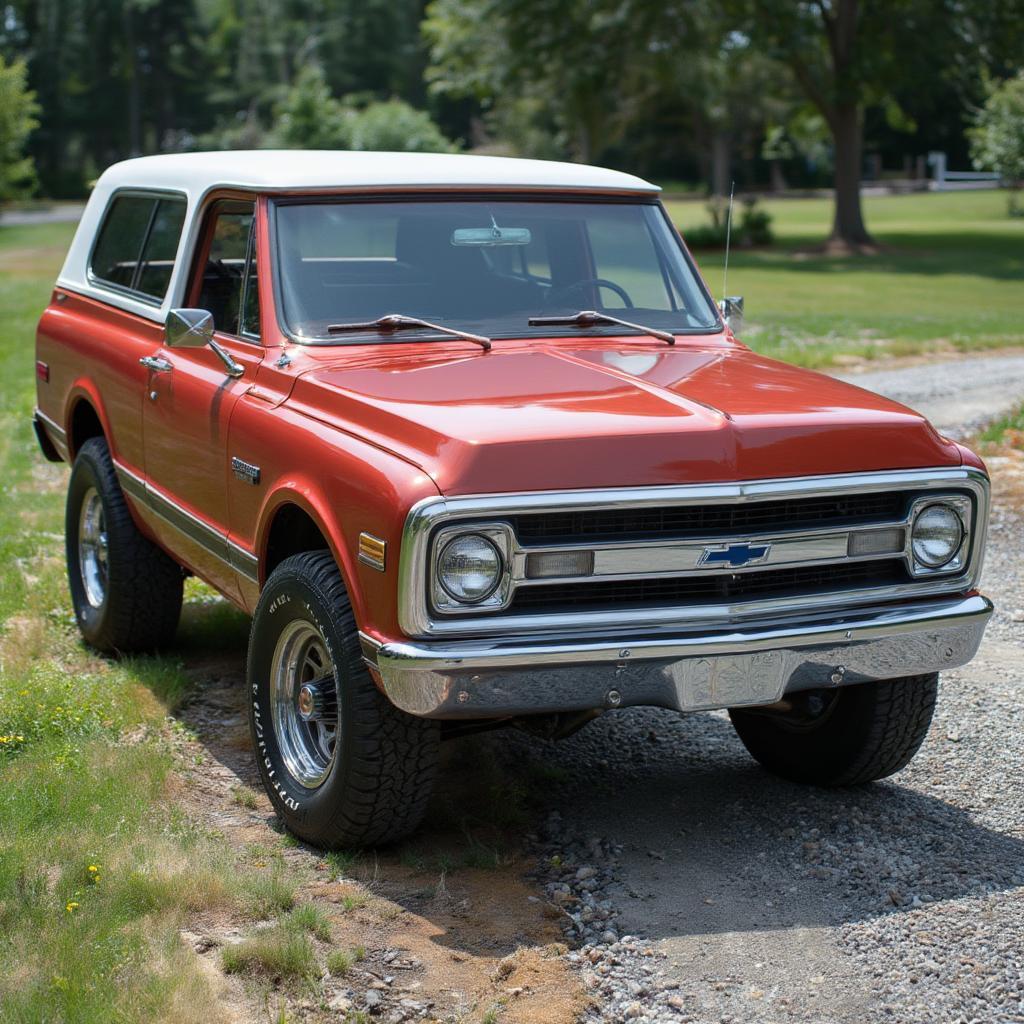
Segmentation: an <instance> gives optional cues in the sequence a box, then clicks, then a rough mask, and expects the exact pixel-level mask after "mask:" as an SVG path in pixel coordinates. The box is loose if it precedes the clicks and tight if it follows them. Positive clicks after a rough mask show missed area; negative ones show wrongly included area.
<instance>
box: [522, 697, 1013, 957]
mask: <svg viewBox="0 0 1024 1024" xmlns="http://www.w3.org/2000/svg"><path fill="white" fill-rule="evenodd" d="M506 742H508V741H506ZM528 742H531V743H533V744H535V743H536V741H528ZM943 742H945V739H944V737H943V736H942V735H941V731H940V730H938V729H936V728H934V727H933V730H932V735H931V737H930V738H929V740H928V741H927V742H926V748H925V749H924V750H922V752H921V754H920V755H919V761H916V762H913V763H912V764H911V766H910V767H909V768H908V769H906V770H905V771H904V772H903V773H900V774H899V775H897V776H896V777H895V779H894V780H889V781H884V782H879V783H875V784H873V785H869V786H863V787H857V788H851V789H836V790H829V789H819V788H816V787H808V786H802V785H798V784H795V783H790V782H787V781H785V780H782V779H778V778H775V777H774V776H772V775H770V774H769V773H767V772H766V771H764V770H763V769H761V768H760V767H759V766H758V765H756V764H755V763H754V762H753V761H752V760H751V758H750V757H749V755H748V754H747V753H746V751H745V750H744V748H743V746H742V744H741V743H740V741H739V739H738V737H737V736H736V734H735V732H734V731H733V729H732V726H731V724H730V723H729V721H728V718H727V716H725V715H724V714H721V713H711V714H707V713H706V714H696V715H685V716H683V715H677V714H674V713H671V712H664V711H660V710H655V709H633V710H631V711H627V712H623V713H619V714H616V715H606V716H604V717H603V718H602V719H600V720H598V721H597V722H595V723H594V724H593V725H591V726H589V727H588V729H587V730H584V731H583V732H581V733H579V734H577V736H575V737H572V738H570V739H569V740H566V741H563V742H562V743H561V744H559V745H558V746H552V747H550V748H549V759H548V762H547V763H548V764H549V766H550V767H551V768H552V769H558V770H559V771H560V772H561V774H562V777H563V780H564V781H562V782H561V783H560V785H559V786H558V787H557V793H556V794H553V796H554V797H555V799H552V800H551V801H550V806H553V807H557V809H559V810H560V812H561V814H562V816H563V821H564V825H562V826H560V827H561V828H563V829H564V830H565V835H564V839H565V841H566V842H568V841H569V840H570V839H571V838H572V835H573V833H575V835H576V836H577V837H578V838H580V839H583V840H586V839H587V838H588V837H590V836H599V837H602V838H607V839H609V840H611V841H612V842H613V843H615V844H617V845H619V846H621V848H622V851H621V854H620V855H619V861H620V865H621V870H620V872H619V874H620V878H621V888H620V890H619V891H620V895H621V896H622V897H623V899H622V900H621V901H620V902H621V904H622V905H623V906H624V907H625V908H626V910H625V911H624V913H623V919H622V921H621V925H622V928H624V929H626V930H627V931H628V930H637V931H640V932H642V933H643V934H644V935H646V936H647V937H649V938H659V937H667V936H680V935H686V934H690V935H700V934H714V933H722V932H732V931H752V930H753V931H773V930H778V929H784V928H794V927H814V926H826V925H836V924H841V923H847V922H855V921H860V920H865V919H868V918H871V917H875V916H877V915H879V914H883V913H893V912H900V911H907V910H913V909H916V908H917V907H920V906H922V905H924V904H927V903H935V902H942V901H948V900H956V899H961V898H964V897H971V896H982V895H985V894H990V893H995V892H1001V891H1006V890H1009V889H1013V888H1016V887H1018V886H1021V885H1024V840H1022V839H1021V838H1018V837H1016V836H1014V835H1010V834H1008V833H1006V832H1003V831H999V830H997V829H993V828H989V827H986V826H985V825H984V824H982V823H981V822H980V821H978V820H977V819H976V816H975V815H976V813H977V811H978V810H979V806H980V805H977V804H974V802H973V800H972V797H973V796H974V794H973V792H972V790H971V788H970V784H969V780H965V779H963V778H962V777H960V776H959V775H958V774H957V772H956V770H955V769H952V768H950V769H948V770H947V769H946V766H945V765H944V764H943V763H942V759H941V757H936V756H935V755H934V754H933V753H932V752H931V751H930V750H929V749H928V747H929V746H932V747H936V746H938V745H940V744H941V743H943ZM515 743H516V745H517V746H521V745H522V743H523V740H522V739H519V740H517V741H515ZM532 756H533V757H537V756H538V755H537V752H536V751H533V753H532ZM521 759H522V753H519V752H517V753H516V754H515V756H513V757H511V758H510V759H509V767H510V769H511V770H514V769H515V764H516V763H517V761H519V760H521ZM630 908H632V909H630Z"/></svg>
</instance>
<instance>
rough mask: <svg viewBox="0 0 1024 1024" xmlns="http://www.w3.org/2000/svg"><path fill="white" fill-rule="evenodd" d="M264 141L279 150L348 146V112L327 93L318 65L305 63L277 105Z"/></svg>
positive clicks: (346, 147) (324, 78)
mask: <svg viewBox="0 0 1024 1024" xmlns="http://www.w3.org/2000/svg"><path fill="white" fill-rule="evenodd" d="M276 113H277V121H276V123H275V125H274V128H273V130H272V132H271V133H270V135H269V137H268V139H267V141H268V143H269V144H270V145H274V146H280V147H281V148H282V149H348V148H349V143H350V139H351V131H350V126H349V124H348V116H347V115H348V112H347V111H346V110H345V108H344V107H343V106H342V104H341V103H340V102H339V101H338V100H337V99H335V97H334V96H333V95H332V94H331V90H330V87H329V86H328V84H327V78H326V77H325V75H324V72H323V69H322V68H321V67H320V65H319V64H307V65H306V66H305V67H304V68H303V69H302V70H301V71H300V72H299V75H298V78H296V80H295V84H294V85H293V86H292V88H291V89H290V90H289V92H288V94H287V96H286V97H285V98H284V100H283V101H282V102H281V104H280V105H279V106H278V108H277V112H276Z"/></svg>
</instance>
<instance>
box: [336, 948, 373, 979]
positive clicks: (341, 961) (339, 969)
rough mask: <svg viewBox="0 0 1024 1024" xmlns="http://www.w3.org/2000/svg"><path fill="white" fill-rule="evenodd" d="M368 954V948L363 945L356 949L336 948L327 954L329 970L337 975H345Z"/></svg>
mask: <svg viewBox="0 0 1024 1024" xmlns="http://www.w3.org/2000/svg"><path fill="white" fill-rule="evenodd" d="M365 956H366V950H365V949H364V948H363V947H362V946H356V947H355V948H354V949H349V950H344V949H335V950H332V951H331V952H330V953H328V954H327V970H328V971H329V972H330V973H331V974H332V975H333V976H334V977H335V978H341V977H344V976H345V975H346V974H347V973H348V972H349V971H350V970H351V969H352V966H353V965H354V964H357V963H358V962H359V961H360V960H362V959H363V957H365Z"/></svg>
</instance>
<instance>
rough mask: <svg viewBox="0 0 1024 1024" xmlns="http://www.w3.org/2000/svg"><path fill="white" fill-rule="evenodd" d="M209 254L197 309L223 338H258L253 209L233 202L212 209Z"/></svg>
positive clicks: (244, 204)
mask: <svg viewBox="0 0 1024 1024" xmlns="http://www.w3.org/2000/svg"><path fill="white" fill-rule="evenodd" d="M208 216H209V217H210V218H211V219H212V227H211V233H210V235H209V239H210V242H209V251H208V252H207V254H206V260H205V262H204V263H203V265H202V268H201V271H200V272H201V274H202V281H201V282H200V286H199V297H198V300H197V305H198V306H199V308H200V309H206V310H209V311H210V312H211V313H212V314H213V323H214V327H215V328H216V329H217V330H218V331H223V332H224V333H226V334H244V335H252V336H257V337H258V336H259V333H260V322H259V300H258V297H257V290H256V251H255V240H254V228H255V207H254V205H253V204H252V203H241V202H236V201H234V200H230V201H226V202H219V203H215V204H214V205H213V208H212V209H211V211H210V213H209V214H208Z"/></svg>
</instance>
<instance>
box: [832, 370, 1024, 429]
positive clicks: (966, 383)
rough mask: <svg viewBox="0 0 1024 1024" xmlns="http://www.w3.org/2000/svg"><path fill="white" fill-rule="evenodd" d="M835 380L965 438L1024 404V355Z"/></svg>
mask: <svg viewBox="0 0 1024 1024" xmlns="http://www.w3.org/2000/svg"><path fill="white" fill-rule="evenodd" d="M836 376H837V377H839V378H840V379H841V380H845V381H849V382H850V383H851V384H856V385H857V386H858V387H862V388H867V389H868V390H869V391H877V392H879V394H883V395H887V396H888V397H889V398H893V399H895V400H896V401H897V402H902V403H903V404H904V405H909V406H910V407H911V408H912V409H917V410H918V411H919V412H922V413H924V414H925V416H927V417H928V418H929V419H930V420H931V421H932V423H934V424H935V426H937V427H938V428H939V430H941V431H942V432H943V433H945V434H951V435H953V436H954V437H958V436H959V437H963V436H964V435H965V434H968V433H970V432H971V431H972V430H974V429H976V428H977V427H979V426H981V425H983V424H984V423H986V422H988V421H989V420H991V419H992V418H993V416H996V415H998V414H999V413H1000V412H1001V411H1003V410H1005V409H1008V408H1010V407H1011V406H1013V405H1015V404H1017V403H1019V402H1021V401H1024V356H1021V355H1013V356H1006V355H999V356H982V357H977V358H971V359H955V360H951V361H949V362H942V363H924V364H920V365H917V366H908V367H902V368H900V369H896V370H867V371H862V372H858V373H842V374H836Z"/></svg>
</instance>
